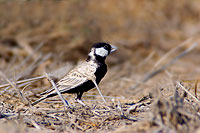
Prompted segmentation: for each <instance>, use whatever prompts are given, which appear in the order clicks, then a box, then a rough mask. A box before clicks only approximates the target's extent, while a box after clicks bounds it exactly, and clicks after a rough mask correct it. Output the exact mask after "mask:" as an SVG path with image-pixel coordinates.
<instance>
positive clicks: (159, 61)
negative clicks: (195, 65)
mask: <svg viewBox="0 0 200 133" xmlns="http://www.w3.org/2000/svg"><path fill="white" fill-rule="evenodd" d="M192 40H193V38H189V39H188V40H186V41H184V42H182V43H181V44H180V45H178V46H177V47H175V48H173V49H171V50H170V51H169V52H167V53H166V54H165V55H164V56H163V57H162V58H161V59H160V60H158V61H157V62H156V64H155V65H154V66H153V68H155V67H157V66H158V65H159V64H160V63H161V62H162V61H163V60H164V59H166V58H167V57H168V56H169V55H170V54H172V53H173V52H175V51H176V50H178V49H179V48H181V47H183V46H184V45H186V44H188V43H189V42H191V41H192Z"/></svg>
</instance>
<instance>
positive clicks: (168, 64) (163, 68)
mask: <svg viewBox="0 0 200 133" xmlns="http://www.w3.org/2000/svg"><path fill="white" fill-rule="evenodd" d="M197 45H198V43H197V42H195V43H193V44H192V45H191V46H190V47H189V48H187V49H186V50H185V51H183V52H182V53H180V54H179V55H178V56H176V57H175V58H173V59H172V60H171V61H170V62H169V63H167V64H164V65H162V66H161V67H160V68H159V69H157V70H155V71H153V72H151V73H148V74H147V75H146V76H145V77H144V79H143V80H142V81H141V82H140V83H137V84H136V85H134V86H132V87H130V88H129V89H136V88H137V87H139V86H140V85H141V84H142V83H145V82H146V81H148V80H149V79H150V78H152V77H154V76H155V75H157V74H158V73H160V72H162V71H164V70H165V69H166V68H167V67H169V66H171V65H172V64H174V63H175V62H176V61H177V60H178V59H180V58H181V57H183V56H185V55H186V54H188V53H189V52H190V51H191V50H192V49H194V48H195V47H196V46H197Z"/></svg>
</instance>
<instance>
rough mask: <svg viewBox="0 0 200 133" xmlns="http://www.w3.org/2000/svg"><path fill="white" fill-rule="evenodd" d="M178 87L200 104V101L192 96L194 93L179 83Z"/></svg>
mask: <svg viewBox="0 0 200 133" xmlns="http://www.w3.org/2000/svg"><path fill="white" fill-rule="evenodd" d="M176 84H177V85H179V86H180V87H181V89H183V90H184V91H185V92H186V93H187V94H189V95H190V96H191V97H192V98H194V99H195V100H196V101H197V103H198V104H200V101H199V100H198V99H197V98H196V97H195V96H193V95H192V93H190V92H189V91H188V90H187V89H186V88H185V87H184V86H182V85H181V84H180V83H179V82H176Z"/></svg>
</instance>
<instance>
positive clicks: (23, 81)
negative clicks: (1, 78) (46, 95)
mask: <svg viewBox="0 0 200 133" xmlns="http://www.w3.org/2000/svg"><path fill="white" fill-rule="evenodd" d="M43 78H46V76H39V77H34V78H29V79H24V80H20V81H16V84H21V83H25V82H29V81H34V80H39V79H43ZM11 83H12V84H13V83H14V82H11ZM8 86H11V84H4V85H0V88H4V87H8Z"/></svg>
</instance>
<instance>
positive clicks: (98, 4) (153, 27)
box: [0, 0, 200, 102]
mask: <svg viewBox="0 0 200 133" xmlns="http://www.w3.org/2000/svg"><path fill="white" fill-rule="evenodd" d="M199 5H200V1H199V0H192V1H189V0H181V1H178V0H176V1H169V0H147V1H145V0H123V1H122V0H107V1H99V0H84V1H80V0H69V1H62V0H51V1H45V0H44V1H42V0H35V1H31V0H30V1H28V2H22V1H21V2H20V1H12V0H10V1H6V0H1V2H0V62H1V63H0V70H1V71H3V72H4V74H5V75H6V76H7V77H8V78H9V79H11V80H22V79H28V78H31V77H37V76H40V75H43V73H44V72H49V73H53V76H55V78H58V79H59V78H60V77H62V76H63V74H64V73H66V72H68V70H69V69H71V68H72V67H73V66H75V65H76V64H77V63H78V62H80V61H81V60H84V59H85V58H86V57H87V53H88V50H89V48H90V47H91V45H92V44H93V43H95V42H99V41H105V42H108V43H110V44H113V45H116V46H117V47H118V51H117V52H116V53H114V54H112V55H111V56H109V57H108V59H107V63H108V66H109V71H108V73H107V75H106V77H105V78H104V79H103V81H102V82H101V83H100V88H101V90H102V93H103V94H104V95H105V96H111V97H118V98H119V99H121V102H123V101H134V100H138V99H140V98H142V97H143V96H145V95H148V94H149V92H151V91H152V89H155V88H165V87H169V86H170V85H173V82H172V79H175V80H191V85H192V86H193V85H194V84H193V80H198V79H199V74H200V68H199V65H200V60H199V59H200V55H199V52H200V46H199V45H198V46H197V47H196V48H195V50H193V51H192V52H191V53H190V54H188V55H186V56H185V57H183V58H181V59H180V60H178V61H177V62H176V63H175V64H174V65H171V66H170V67H169V68H167V70H166V71H165V72H163V73H160V74H158V75H157V76H156V77H153V78H152V79H150V80H149V81H148V82H146V83H145V84H143V86H141V87H139V88H138V89H130V88H131V87H132V86H134V85H135V84H137V83H139V82H141V80H142V79H143V78H144V76H145V75H146V74H147V73H149V72H151V71H152V70H154V69H155V68H156V67H157V66H155V64H156V62H157V61H158V60H159V59H161V58H162V57H163V56H164V55H165V54H166V53H167V52H168V51H169V50H171V49H173V48H176V47H177V46H178V45H180V44H181V43H182V42H184V41H186V40H188V39H191V38H197V39H198V36H199V33H200V23H199V22H200V7H199ZM190 45H191V43H188V44H187V45H184V46H183V47H181V48H180V49H178V50H177V51H176V52H175V53H173V54H172V55H170V56H169V57H167V58H165V60H163V62H162V63H160V65H163V64H165V63H166V62H168V61H169V60H171V59H173V58H174V57H175V56H177V55H179V54H180V52H181V51H183V50H185V49H187V48H188V47H189V46H190ZM169 75H171V77H170V76H169ZM13 77H14V78H13ZM4 83H6V81H5V80H4V79H3V78H0V84H4ZM48 85H49V83H48V81H47V80H42V81H40V82H39V83H35V84H34V85H31V86H29V87H28V88H27V89H26V91H24V94H25V95H26V96H27V97H29V98H31V97H32V99H31V100H33V101H34V100H35V99H36V98H35V94H37V93H39V92H42V89H38V88H45V87H44V86H48ZM6 91H8V93H9V90H6ZM10 91H11V92H12V90H10ZM1 93H3V92H2V91H1ZM171 93H172V92H170V91H169V92H168V93H165V94H166V95H167V96H170V95H171ZM89 94H95V95H98V92H97V91H96V90H95V89H93V90H91V91H89V92H88V93H85V94H84V95H85V96H87V95H89ZM90 98H91V97H90ZM90 98H84V97H83V99H87V100H91V99H97V98H94V97H92V98H91V99H90ZM99 100H100V99H99Z"/></svg>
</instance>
